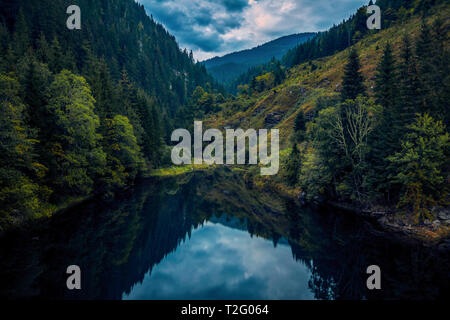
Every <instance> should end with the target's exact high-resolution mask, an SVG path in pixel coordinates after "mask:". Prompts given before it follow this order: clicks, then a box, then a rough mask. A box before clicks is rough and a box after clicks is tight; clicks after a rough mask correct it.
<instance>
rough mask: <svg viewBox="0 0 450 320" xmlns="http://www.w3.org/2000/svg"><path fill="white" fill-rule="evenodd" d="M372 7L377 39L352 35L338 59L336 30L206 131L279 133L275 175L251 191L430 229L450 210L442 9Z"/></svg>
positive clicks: (299, 52)
mask: <svg viewBox="0 0 450 320" xmlns="http://www.w3.org/2000/svg"><path fill="white" fill-rule="evenodd" d="M378 4H379V5H381V6H383V8H384V9H383V12H384V13H383V17H384V18H383V21H384V22H383V23H384V27H383V28H382V30H380V31H366V32H365V33H364V34H363V33H360V34H359V36H358V37H356V38H355V35H357V34H358V32H357V31H355V32H354V36H353V37H351V39H352V40H351V42H350V44H351V47H350V48H348V49H345V47H346V45H345V44H342V47H343V48H344V50H341V49H342V48H340V47H339V46H337V47H333V44H336V42H335V41H334V40H332V39H334V37H333V36H332V34H333V33H334V32H335V31H336V30H338V29H339V28H337V29H336V27H334V28H332V29H331V30H330V31H328V32H326V33H324V34H322V35H319V36H318V38H317V40H316V39H314V40H311V41H310V42H308V43H306V44H304V45H301V46H299V48H297V49H296V50H295V51H293V52H291V53H290V54H288V56H287V57H286V59H291V58H290V56H289V55H291V56H292V54H293V53H295V54H294V56H295V59H294V60H291V61H292V68H290V69H288V70H286V78H285V80H283V81H282V83H281V84H277V83H276V82H274V81H273V80H274V79H275V73H274V72H273V71H269V72H267V73H265V74H262V75H260V76H257V77H254V78H253V79H252V80H251V82H250V83H249V84H248V85H245V86H241V87H240V93H239V95H238V97H237V98H236V99H235V100H233V101H229V102H226V103H223V104H221V105H219V106H218V108H220V110H221V111H220V112H218V113H217V114H216V115H214V116H211V117H209V120H208V126H209V127H214V128H223V127H226V126H229V127H233V128H237V127H242V128H255V129H256V128H277V129H280V137H281V145H282V148H281V149H282V150H283V151H281V158H282V164H281V165H280V167H281V168H282V169H281V171H280V173H279V174H278V175H277V176H274V177H270V178H267V177H266V178H262V177H259V176H258V174H257V171H255V172H254V180H255V181H256V182H257V183H263V184H266V183H267V184H273V183H274V184H276V185H277V188H280V187H282V188H283V186H288V187H289V188H291V189H292V188H294V189H295V190H300V193H301V194H302V196H301V198H304V199H305V200H310V201H323V200H333V201H336V202H339V203H346V204H350V205H351V206H356V207H359V208H365V209H366V210H371V211H377V210H378V211H379V210H381V211H384V210H389V211H392V212H395V213H397V216H399V217H400V216H401V217H404V218H405V219H406V220H407V223H412V224H415V223H418V222H422V223H424V222H427V223H429V221H433V219H435V218H436V216H437V214H438V212H441V210H445V208H447V207H448V205H449V193H448V192H449V187H448V186H449V181H450V180H449V179H450V176H449V169H450V168H449V161H448V160H449V152H450V149H449V147H450V145H449V131H448V124H449V120H450V109H449V107H448V101H449V99H450V96H449V95H450V87H449V84H450V78H449V74H450V70H449V62H450V52H449V49H450V47H449V45H450V43H449V38H448V36H449V30H450V25H449V21H448V17H449V16H450V7H449V5H448V3H446V2H445V1H427V0H423V1H403V2H402V1H379V2H378ZM363 10H364V9H360V10H359V11H358V12H363ZM357 15H358V14H357ZM363 17H364V23H365V21H366V19H367V15H364V16H361V17H360V18H355V17H353V18H352V19H350V21H352V22H351V24H353V23H354V22H355V21H357V20H358V19H359V20H361V21H362V20H363ZM355 19H356V20H355ZM345 24H346V23H344V24H343V25H342V26H341V27H344V26H345ZM361 30H362V29H361ZM366 30H367V28H366ZM347 46H348V43H347ZM326 47H330V50H329V51H323V48H326ZM308 51H310V52H312V53H309V54H306V55H303V54H304V53H305V52H308ZM315 58H318V59H315ZM386 208H388V209H386ZM404 213H407V214H406V215H404Z"/></svg>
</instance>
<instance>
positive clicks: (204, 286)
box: [0, 171, 450, 300]
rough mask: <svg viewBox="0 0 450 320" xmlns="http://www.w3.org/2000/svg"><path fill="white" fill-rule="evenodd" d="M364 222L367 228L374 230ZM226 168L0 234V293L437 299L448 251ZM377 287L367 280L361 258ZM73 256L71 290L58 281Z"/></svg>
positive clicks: (145, 186)
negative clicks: (389, 233)
mask: <svg viewBox="0 0 450 320" xmlns="http://www.w3.org/2000/svg"><path fill="white" fill-rule="evenodd" d="M374 232H375V233H374ZM376 234H378V233H377V232H376V230H374V229H373V227H371V226H370V225H369V224H367V223H365V222H363V221H360V220H358V219H357V218H356V217H354V216H352V215H350V214H344V213H337V212H329V211H323V210H320V211H318V210H312V209H305V208H300V207H298V206H297V205H296V204H295V203H294V202H293V201H292V200H289V199H283V198H280V197H278V196H276V194H275V193H274V192H272V191H271V190H259V189H256V188H255V187H254V186H253V185H252V184H251V183H249V182H248V181H246V180H245V179H244V178H243V177H241V176H239V175H235V174H232V173H231V172H229V171H223V172H213V173H193V174H191V175H188V176H183V177H179V178H174V179H165V180H158V181H148V182H145V183H142V184H141V185H139V186H138V187H136V188H135V189H134V190H131V191H128V192H126V193H124V194H122V195H120V196H118V197H117V198H116V199H115V200H114V201H109V202H104V201H100V200H97V201H91V202H89V203H86V204H83V205H80V206H77V207H76V208H72V209H70V210H68V211H67V212H64V213H61V214H58V215H56V216H54V217H52V218H51V219H48V220H45V221H43V222H42V223H41V226H40V227H39V228H37V227H35V228H33V229H26V230H23V231H20V232H19V231H14V232H10V233H8V234H7V235H5V236H4V237H3V238H1V239H0V297H3V298H6V299H34V298H39V299H113V300H120V299H126V300H129V299H133V300H136V299H137V300H146V299H224V300H229V299H300V300H303V299H307V300H310V299H439V298H440V299H443V298H444V297H445V296H446V294H448V292H449V291H448V290H449V288H450V285H449V267H448V266H449V253H448V251H445V250H437V249H429V248H423V247H421V246H411V245H404V244H400V243H395V242H392V241H390V240H386V239H385V237H384V236H382V235H376ZM372 264H377V265H379V266H380V267H381V270H382V288H383V289H382V290H380V291H377V292H374V291H368V290H367V289H366V279H367V275H366V273H365V271H366V268H367V267H368V266H369V265H372ZM69 265H78V266H80V268H81V271H82V290H79V291H69V290H67V288H66V279H67V274H66V268H67V267H68V266H69Z"/></svg>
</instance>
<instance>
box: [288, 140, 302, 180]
mask: <svg viewBox="0 0 450 320" xmlns="http://www.w3.org/2000/svg"><path fill="white" fill-rule="evenodd" d="M300 165H301V161H300V152H299V150H298V147H297V144H296V143H294V146H293V147H292V151H291V154H290V155H289V159H288V162H287V165H286V180H287V182H288V184H289V185H291V186H295V185H296V184H297V182H298V175H299V172H300Z"/></svg>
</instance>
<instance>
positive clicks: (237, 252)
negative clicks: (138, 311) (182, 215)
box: [122, 222, 314, 300]
mask: <svg viewBox="0 0 450 320" xmlns="http://www.w3.org/2000/svg"><path fill="white" fill-rule="evenodd" d="M205 266H208V267H207V268H205ZM310 278H311V271H310V270H309V269H308V268H307V267H306V265H304V264H303V263H301V262H300V261H295V260H294V259H293V257H292V250H291V247H290V246H288V245H282V244H279V245H278V246H277V248H274V245H273V242H272V241H269V240H265V239H262V238H258V237H256V236H254V237H253V238H250V235H249V234H248V232H247V231H241V230H236V229H231V228H228V227H225V226H222V225H220V224H213V223H210V222H208V223H206V224H205V226H204V227H202V228H201V229H197V230H194V231H193V232H192V236H191V238H190V239H189V240H187V241H186V242H185V243H182V244H181V245H180V246H179V247H178V248H177V250H176V251H174V252H172V253H170V254H168V255H167V256H166V257H165V259H164V260H163V261H162V262H161V263H160V264H158V265H156V266H154V267H153V269H152V270H151V271H150V272H148V273H147V274H146V275H145V277H144V280H143V281H142V282H140V283H137V284H135V285H134V286H133V288H132V289H131V291H130V293H129V294H123V296H122V298H123V299H124V300H155V299H156V300H166V299H176V300H183V299H190V300H198V299H200V300H205V299H206V300H211V299H212V300H217V299H219V300H230V299H232V300H236V299H238V300H239V299H245V300H254V299H257V300H260V299H275V300H278V299H298V300H312V299H314V294H313V292H312V291H311V289H310V288H309V285H308V281H309V279H310Z"/></svg>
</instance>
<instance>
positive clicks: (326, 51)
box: [0, 0, 450, 243]
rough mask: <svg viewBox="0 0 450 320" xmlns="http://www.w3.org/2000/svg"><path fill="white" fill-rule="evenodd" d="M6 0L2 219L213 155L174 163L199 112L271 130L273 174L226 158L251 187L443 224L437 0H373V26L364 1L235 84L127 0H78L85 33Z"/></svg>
mask: <svg viewBox="0 0 450 320" xmlns="http://www.w3.org/2000/svg"><path fill="white" fill-rule="evenodd" d="M12 2H16V3H15V4H14V5H13V6H12V7H11V8H10V9H11V10H9V11H8V10H6V11H5V10H2V8H0V95H1V98H2V99H0V114H1V115H2V117H0V124H1V125H0V142H2V143H1V144H0V151H1V152H0V164H1V165H0V201H1V202H0V203H1V206H0V233H1V232H3V231H4V230H5V228H6V227H9V226H10V225H18V224H21V223H22V222H24V221H27V223H28V221H38V219H39V217H49V216H51V215H53V214H55V212H61V211H64V210H66V209H67V208H70V207H73V206H76V205H77V204H79V203H81V202H83V201H86V200H88V199H91V198H95V197H101V198H104V199H107V198H112V197H114V195H117V194H118V193H120V192H122V190H126V189H128V188H132V186H133V184H134V183H135V182H136V181H139V180H140V179H147V178H164V177H173V176H181V175H184V174H189V173H191V172H196V171H206V170H215V169H216V168H217V166H208V165H191V166H183V167H174V166H170V165H171V161H170V147H171V146H172V144H171V140H170V135H171V133H172V132H173V130H174V129H175V128H186V129H187V130H188V131H190V132H192V131H193V129H194V128H193V127H192V124H193V123H194V121H195V120H201V121H203V122H204V123H205V126H206V127H208V128H219V129H224V130H226V129H227V128H229V129H234V128H242V129H244V130H246V129H249V128H266V129H270V130H271V129H279V132H280V134H281V136H280V172H279V174H278V175H276V176H273V177H262V176H260V175H259V174H258V171H259V170H258V169H259V167H258V166H252V167H239V166H236V167H225V168H228V169H230V168H231V170H232V171H236V172H242V175H243V178H244V180H245V183H246V184H247V185H248V186H249V187H250V186H251V187H256V188H266V189H268V190H271V192H272V191H273V193H272V194H274V195H275V193H281V194H284V195H287V196H289V197H291V198H293V199H296V200H297V201H299V202H300V203H305V204H306V203H318V204H320V203H328V204H329V205H335V206H340V207H342V209H346V210H350V211H354V212H358V214H359V215H361V216H365V217H367V218H370V219H372V220H375V221H376V223H379V224H380V225H382V226H384V228H385V229H386V230H387V234H389V233H390V232H391V233H393V234H392V236H394V234H403V236H404V237H405V238H410V239H419V240H420V241H424V242H427V243H438V242H439V241H441V239H448V237H449V234H450V231H449V218H450V212H449V210H448V207H449V201H450V198H449V194H450V189H449V186H450V184H449V182H450V167H449V165H448V159H449V155H450V141H449V131H448V130H449V129H448V128H449V123H450V109H449V108H448V107H447V105H448V101H450V96H449V93H450V87H449V85H450V78H449V77H450V71H449V65H450V63H449V42H448V30H449V28H450V25H449V23H450V21H449V20H448V16H449V12H450V7H449V6H448V4H446V3H445V1H441V0H433V1H430V0H415V1H409V0H408V1H406V0H398V1H387V0H378V1H377V4H379V5H380V6H381V8H382V9H383V12H389V14H385V15H383V22H382V25H383V29H382V30H380V31H374V30H367V26H366V24H365V22H366V19H367V14H366V12H365V8H364V7H362V8H360V9H359V10H358V11H357V12H356V13H355V14H354V15H352V16H351V17H350V18H349V19H348V20H345V21H343V22H342V23H340V24H338V25H336V26H334V27H333V28H331V29H330V30H328V31H326V32H323V33H320V34H319V35H318V36H317V37H316V38H313V39H311V40H309V41H307V42H305V43H303V44H301V45H299V46H298V47H297V48H294V49H293V50H291V51H290V52H289V53H288V54H287V55H286V57H285V58H283V60H281V61H278V62H274V63H273V65H272V67H270V68H269V66H268V69H264V70H262V71H261V73H260V74H258V75H248V76H249V77H250V78H249V79H250V82H249V83H248V84H246V85H242V86H240V87H239V93H238V94H237V95H231V94H229V93H226V92H225V91H224V89H223V88H222V86H221V85H220V84H218V83H217V82H216V81H215V80H214V79H213V78H212V77H211V76H210V75H209V74H208V73H207V72H206V69H205V68H204V66H201V64H198V63H196V62H195V61H194V59H193V55H192V52H191V53H189V52H187V51H186V50H184V51H183V50H181V49H180V48H179V47H178V44H177V42H176V39H175V38H174V37H173V36H171V35H170V34H168V32H167V31H166V30H165V29H164V27H163V26H162V25H160V24H158V23H157V22H155V21H154V20H153V18H150V17H149V16H148V15H147V14H146V12H145V9H144V8H143V7H142V6H139V5H138V4H137V3H135V2H134V1H132V0H124V1H121V2H120V3H117V2H116V1H112V0H105V1H102V2H101V3H95V4H91V2H90V1H88V0H80V6H81V7H83V6H89V7H91V6H92V10H91V12H90V14H91V16H90V18H89V19H86V25H83V28H82V31H81V33H80V34H79V36H80V38H78V36H77V37H74V33H71V31H68V30H65V29H61V30H60V29H59V26H58V24H57V23H54V24H53V23H51V24H49V23H48V21H47V20H46V19H47V18H48V16H55V17H57V16H58V13H61V12H65V9H66V8H64V6H63V5H62V4H61V3H60V2H55V1H51V0H39V1H37V0H33V1H30V6H29V7H24V5H23V4H20V2H18V1H12ZM43 7H46V8H47V9H48V10H47V11H48V15H47V14H45V15H43V14H42V8H43ZM123 12H128V14H127V17H126V18H120V17H121V16H122V13H123ZM103 16H108V17H111V20H110V21H109V20H108V21H104V20H103ZM136 21H141V23H139V24H138V25H136V23H135V22H136ZM67 32H69V33H67ZM80 39H83V41H82V44H81V45H80V43H79V42H80ZM119 47H120V50H119ZM166 57H171V58H170V59H166ZM169 70H172V71H173V72H169ZM166 166H167V167H166ZM244 205H245V204H244Z"/></svg>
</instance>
